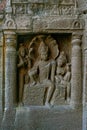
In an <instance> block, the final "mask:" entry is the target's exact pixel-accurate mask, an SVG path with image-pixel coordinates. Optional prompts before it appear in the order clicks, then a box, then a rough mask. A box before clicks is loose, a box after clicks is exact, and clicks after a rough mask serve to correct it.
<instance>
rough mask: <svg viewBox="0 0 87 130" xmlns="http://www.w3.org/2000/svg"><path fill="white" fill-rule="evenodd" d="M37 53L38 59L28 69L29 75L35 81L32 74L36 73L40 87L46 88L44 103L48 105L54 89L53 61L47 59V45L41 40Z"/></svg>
mask: <svg viewBox="0 0 87 130" xmlns="http://www.w3.org/2000/svg"><path fill="white" fill-rule="evenodd" d="M38 53H39V56H40V61H38V63H37V64H35V66H34V67H33V68H32V69H31V70H30V71H29V77H30V79H32V81H33V83H36V81H35V79H34V75H35V74H38V76H39V78H38V81H39V83H40V85H41V87H45V88H47V94H46V100H45V105H49V104H50V101H51V98H52V94H53V91H54V75H55V61H54V60H49V59H48V46H46V45H45V43H44V42H43V41H42V42H41V44H40V46H39V49H38Z"/></svg>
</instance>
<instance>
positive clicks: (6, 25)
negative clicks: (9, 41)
mask: <svg viewBox="0 0 87 130" xmlns="http://www.w3.org/2000/svg"><path fill="white" fill-rule="evenodd" d="M4 28H5V29H16V23H15V21H14V19H13V18H12V16H11V14H7V15H6V21H5V23H4Z"/></svg>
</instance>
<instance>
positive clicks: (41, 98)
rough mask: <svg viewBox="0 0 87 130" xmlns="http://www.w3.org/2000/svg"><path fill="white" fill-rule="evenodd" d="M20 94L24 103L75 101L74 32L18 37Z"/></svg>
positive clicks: (19, 96)
mask: <svg viewBox="0 0 87 130" xmlns="http://www.w3.org/2000/svg"><path fill="white" fill-rule="evenodd" d="M17 48H18V56H17V57H18V58H17V59H18V61H17V72H18V74H17V77H18V78H17V80H18V81H17V82H18V83H17V85H18V86H17V93H18V96H17V97H18V103H19V104H22V105H24V106H32V105H34V106H45V105H46V106H56V105H60V104H64V105H65V104H66V105H67V104H69V103H70V100H71V87H72V86H71V34H49V35H48V34H41V35H39V34H38V35H35V34H34V35H30V34H29V35H19V36H18V47H17Z"/></svg>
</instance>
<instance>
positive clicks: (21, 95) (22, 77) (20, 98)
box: [19, 73, 24, 103]
mask: <svg viewBox="0 0 87 130" xmlns="http://www.w3.org/2000/svg"><path fill="white" fill-rule="evenodd" d="M23 87H24V74H23V73H20V75H19V103H22V97H23Z"/></svg>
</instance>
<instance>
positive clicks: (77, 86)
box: [71, 33, 82, 108]
mask: <svg viewBox="0 0 87 130" xmlns="http://www.w3.org/2000/svg"><path fill="white" fill-rule="evenodd" d="M80 45H81V35H79V34H75V33H74V34H73V35H72V59H71V65H72V70H71V71H72V80H71V106H72V107H75V108H76V107H79V106H80V105H81V104H82V58H81V57H82V55H81V46H80Z"/></svg>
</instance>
